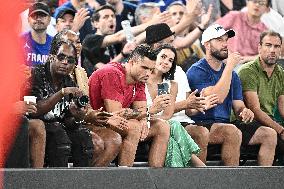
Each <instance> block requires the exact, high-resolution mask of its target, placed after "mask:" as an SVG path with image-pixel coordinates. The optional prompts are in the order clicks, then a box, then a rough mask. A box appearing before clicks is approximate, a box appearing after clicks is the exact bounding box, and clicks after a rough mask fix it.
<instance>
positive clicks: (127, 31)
mask: <svg viewBox="0 0 284 189" xmlns="http://www.w3.org/2000/svg"><path fill="white" fill-rule="evenodd" d="M121 26H122V28H123V31H124V33H125V37H126V41H127V42H134V36H133V34H132V32H131V26H130V22H129V20H124V21H122V22H121Z"/></svg>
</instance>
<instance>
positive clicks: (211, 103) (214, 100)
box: [204, 94, 219, 110]
mask: <svg viewBox="0 0 284 189" xmlns="http://www.w3.org/2000/svg"><path fill="white" fill-rule="evenodd" d="M204 102H205V110H209V109H211V108H214V107H215V106H217V105H218V102H219V98H218V95H217V94H212V95H209V96H206V97H205V100H204Z"/></svg>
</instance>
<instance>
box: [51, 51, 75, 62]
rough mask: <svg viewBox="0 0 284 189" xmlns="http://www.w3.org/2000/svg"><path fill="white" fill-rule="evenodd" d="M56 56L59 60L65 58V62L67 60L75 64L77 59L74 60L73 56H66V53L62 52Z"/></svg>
mask: <svg viewBox="0 0 284 189" xmlns="http://www.w3.org/2000/svg"><path fill="white" fill-rule="evenodd" d="M56 57H57V59H58V60H59V61H63V60H67V62H68V63H69V64H76V63H77V60H76V58H75V57H73V56H67V55H65V54H63V53H59V54H58V55H57V56H56Z"/></svg>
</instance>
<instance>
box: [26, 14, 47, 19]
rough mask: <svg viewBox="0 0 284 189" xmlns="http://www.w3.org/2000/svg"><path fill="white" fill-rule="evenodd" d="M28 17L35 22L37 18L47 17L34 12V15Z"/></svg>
mask: <svg viewBox="0 0 284 189" xmlns="http://www.w3.org/2000/svg"><path fill="white" fill-rule="evenodd" d="M30 17H31V18H32V19H34V20H35V19H37V18H47V17H48V15H47V14H45V13H43V12H35V13H33V14H31V15H30Z"/></svg>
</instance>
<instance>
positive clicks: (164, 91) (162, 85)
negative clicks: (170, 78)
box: [158, 83, 170, 95]
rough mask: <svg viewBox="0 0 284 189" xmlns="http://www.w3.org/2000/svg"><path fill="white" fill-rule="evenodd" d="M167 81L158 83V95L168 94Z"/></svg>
mask: <svg viewBox="0 0 284 189" xmlns="http://www.w3.org/2000/svg"><path fill="white" fill-rule="evenodd" d="M169 93H170V92H169V84H168V83H158V95H163V94H169Z"/></svg>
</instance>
